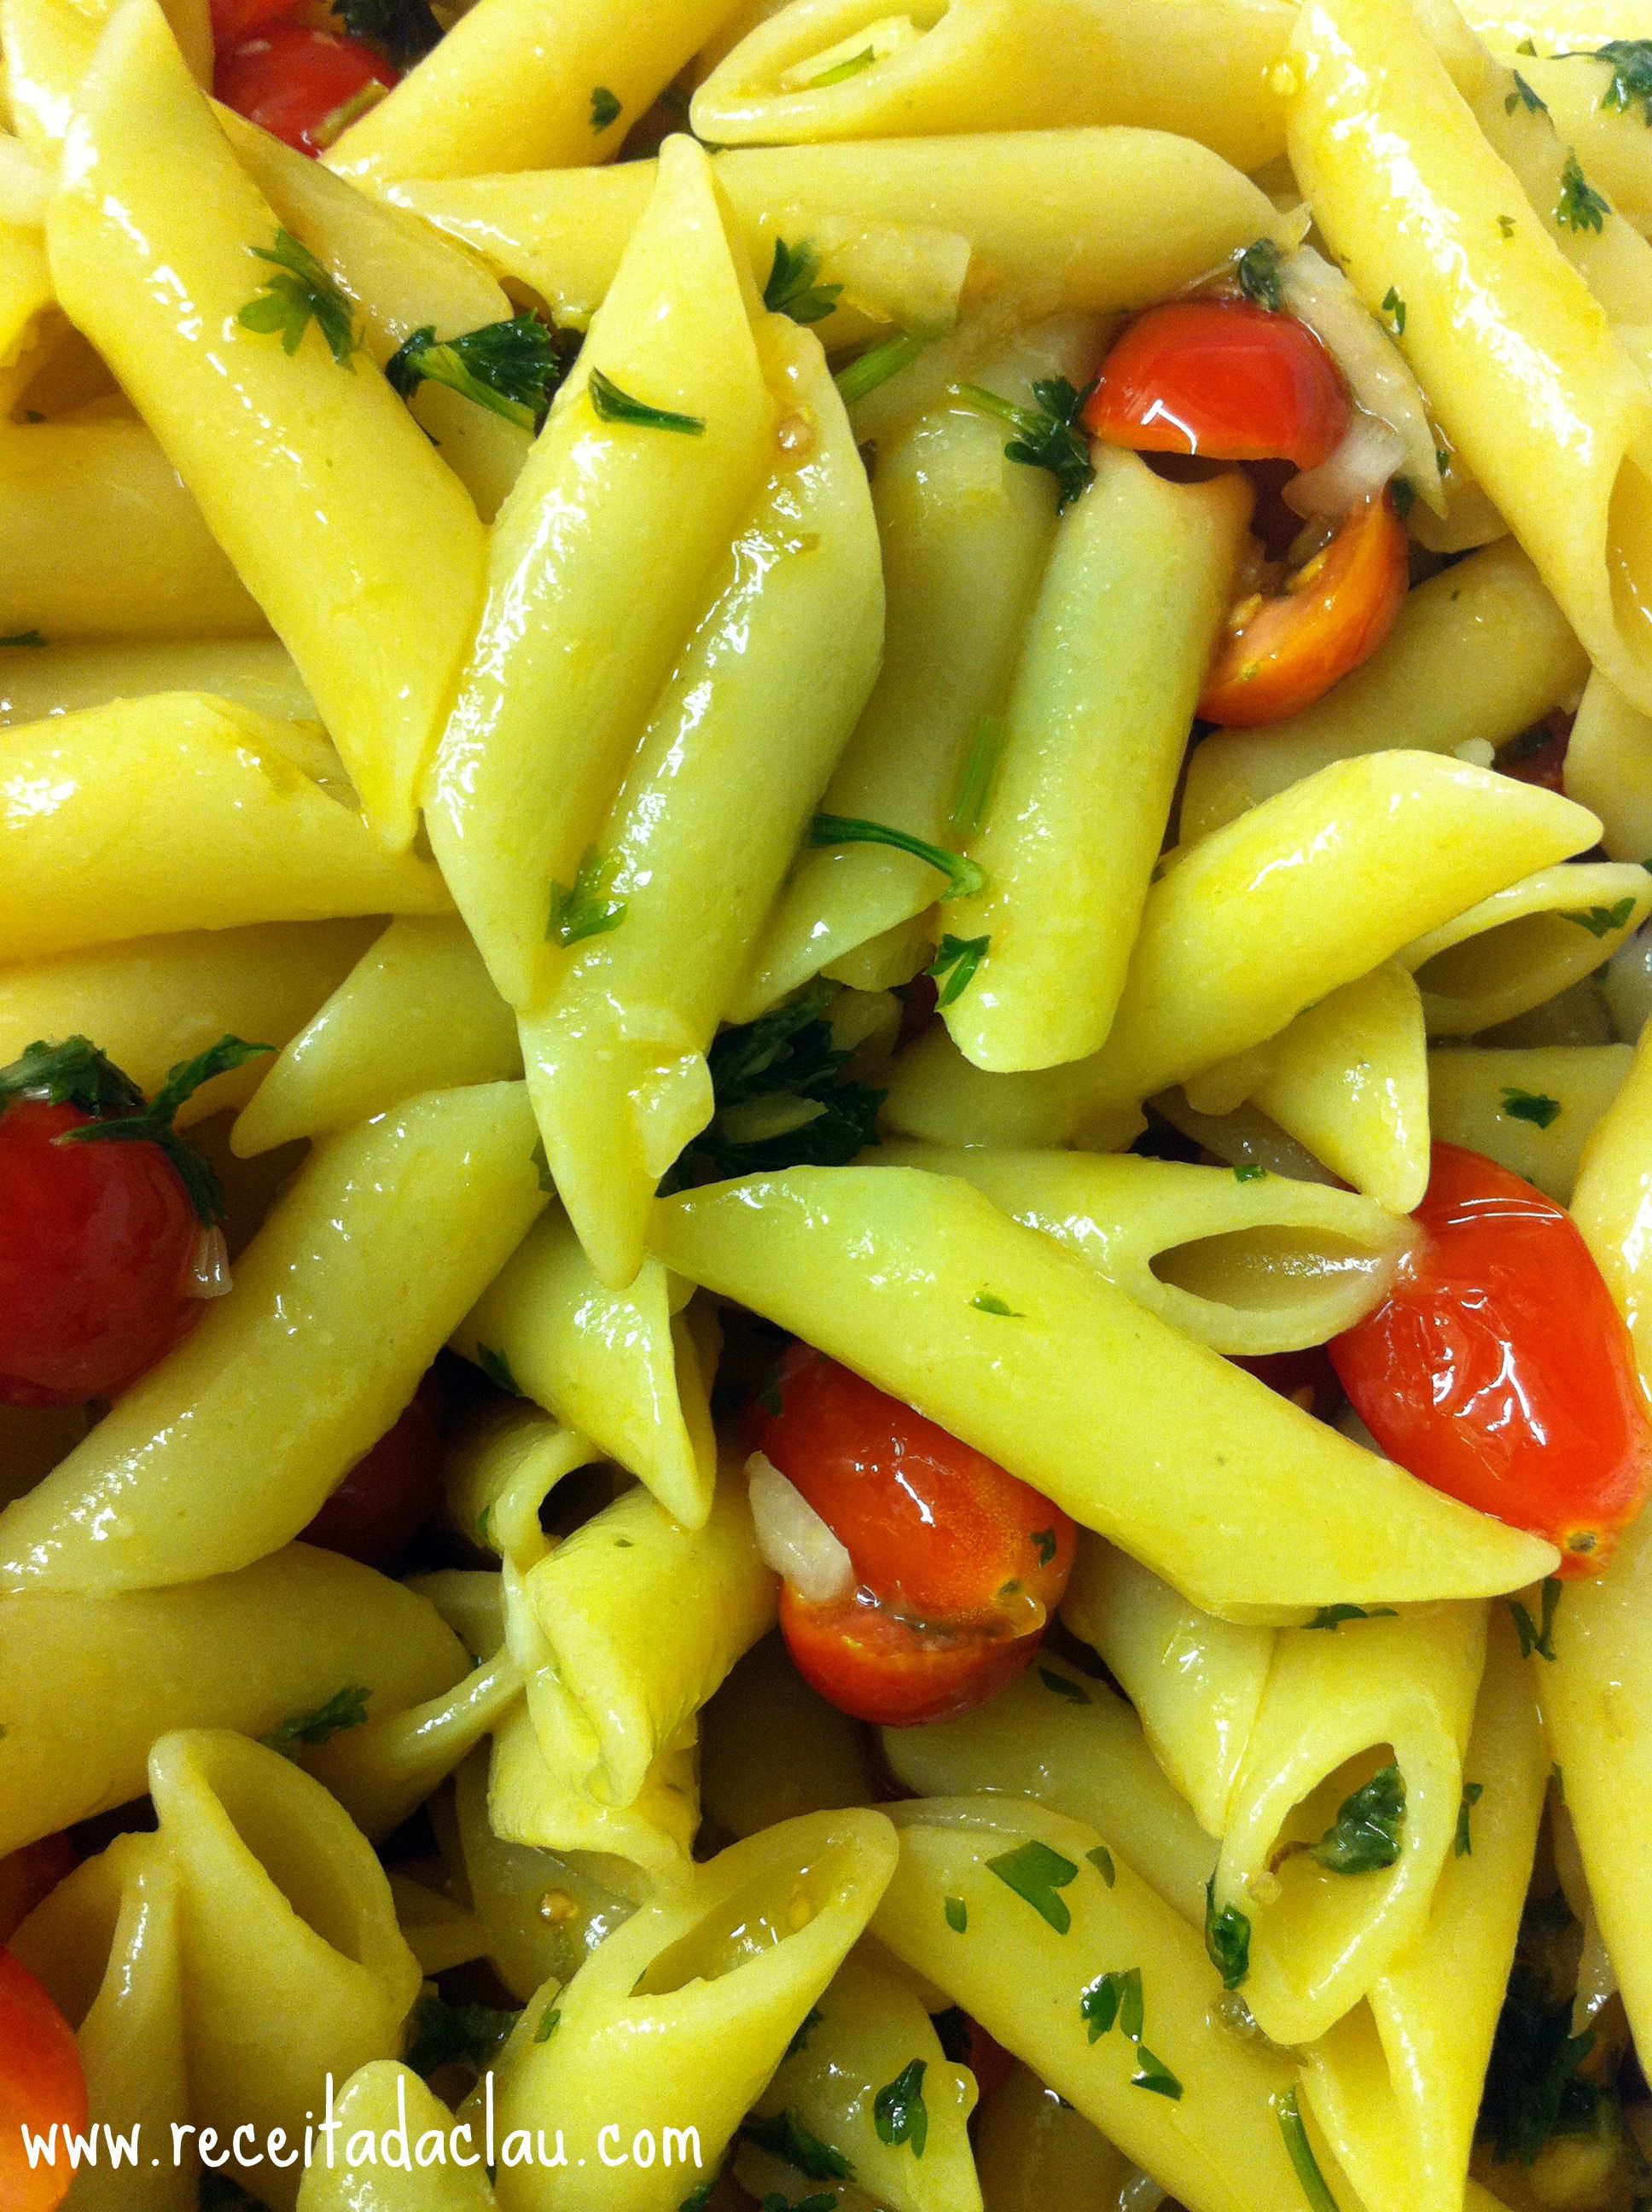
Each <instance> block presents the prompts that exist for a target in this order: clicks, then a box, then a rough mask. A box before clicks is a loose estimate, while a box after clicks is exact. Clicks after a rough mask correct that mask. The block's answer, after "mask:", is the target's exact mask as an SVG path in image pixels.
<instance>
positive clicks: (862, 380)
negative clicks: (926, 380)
mask: <svg viewBox="0 0 1652 2212" xmlns="http://www.w3.org/2000/svg"><path fill="white" fill-rule="evenodd" d="M926 343H927V341H926V339H924V338H919V337H913V336H912V334H911V332H910V331H897V332H896V335H895V336H894V337H892V338H884V340H883V341H882V342H881V343H879V344H878V345H875V346H868V347H867V349H866V350H865V353H861V354H857V355H856V356H855V357H854V359H853V361H852V362H848V363H847V365H846V366H845V367H844V368H840V369H839V370H838V372H837V374H836V376H835V379H834V381H835V384H836V386H837V391H838V397H839V398H841V400H842V402H843V404H844V405H845V406H846V407H853V406H855V405H856V404H858V403H859V401H861V400H862V399H865V398H868V397H869V396H870V395H871V394H872V392H876V391H877V389H878V386H879V385H880V384H887V383H888V382H889V380H890V377H892V376H898V375H899V374H900V373H901V371H902V369H903V368H911V366H912V364H913V362H914V361H916V360H917V358H918V356H919V355H920V353H921V352H922V351H923V349H924V347H925V345H926Z"/></svg>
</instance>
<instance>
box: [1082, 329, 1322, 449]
mask: <svg viewBox="0 0 1652 2212" xmlns="http://www.w3.org/2000/svg"><path fill="white" fill-rule="evenodd" d="M1350 421H1351V410H1350V407H1349V403H1348V393H1347V390H1346V387H1345V386H1344V384H1343V381H1342V377H1341V374H1340V372H1339V369H1338V368H1337V365H1336V363H1335V362H1333V360H1332V358H1331V356H1330V355H1329V354H1328V353H1327V351H1326V349H1325V348H1324V347H1323V346H1322V345H1321V343H1320V341H1319V340H1318V338H1316V337H1315V335H1314V333H1313V331H1310V330H1309V327H1308V325H1307V324H1306V323H1299V322H1298V321H1297V319H1295V317H1294V316H1291V315H1284V314H1272V313H1269V312H1268V310H1267V309H1266V308H1265V307H1253V306H1252V305H1251V303H1250V302H1249V301H1246V300H1178V301H1171V302H1170V304H1169V306H1168V307H1153V308H1150V309H1149V311H1148V312H1147V313H1146V314H1145V315H1138V316H1137V318H1136V319H1135V320H1134V322H1133V323H1131V324H1130V325H1128V327H1127V329H1126V331H1125V332H1124V334H1123V336H1122V337H1121V338H1120V339H1119V341H1118V343H1116V344H1115V345H1114V348H1113V350H1112V351H1111V353H1109V354H1108V356H1107V359H1106V360H1105V362H1102V373H1101V377H1100V380H1099V381H1098V382H1097V384H1096V389H1095V391H1094V392H1092V393H1091V395H1090V399H1089V401H1088V403H1087V404H1086V405H1085V408H1084V428H1086V429H1087V430H1088V431H1089V432H1090V435H1091V436H1092V437H1093V438H1100V439H1102V441H1104V442H1105V443H1106V444H1108V445H1109V446H1128V447H1131V448H1132V449H1133V451H1135V452H1137V453H1199V454H1202V455H1203V456H1204V458H1205V459H1206V460H1213V461H1269V460H1288V461H1294V462H1295V463H1296V465H1297V467H1298V468H1299V469H1314V468H1317V467H1318V466H1319V465H1320V464H1321V461H1327V460H1329V459H1330V458H1331V456H1332V454H1333V453H1335V451H1336V449H1337V447H1339V445H1340V444H1341V443H1342V441H1343V440H1344V438H1345V437H1346V435H1348V426H1349V423H1350Z"/></svg>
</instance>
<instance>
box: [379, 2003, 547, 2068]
mask: <svg viewBox="0 0 1652 2212" xmlns="http://www.w3.org/2000/svg"><path fill="white" fill-rule="evenodd" d="M521 2017H522V2015H521V2014H520V2013H519V2012H506V2011H501V2009H500V2008H498V2007H497V2006H495V2005H481V2004H459V2005H455V2004H449V2003H447V2002H446V2000H445V1999H444V1998H441V1997H439V1996H422V1997H421V1998H420V1999H419V2001H418V2002H417V2004H416V2005H415V2006H414V2008H413V2016H412V2018H411V2019H410V2021H409V2022H408V2045H407V2053H406V2058H405V2063H406V2064H407V2065H409V2066H410V2067H411V2068H412V2069H413V2071H414V2072H415V2073H416V2074H423V2075H431V2074H434V2072H435V2071H436V2069H438V2068H439V2067H441V2066H454V2065H459V2066H469V2067H471V2068H472V2069H474V2070H475V2071H476V2072H477V2073H478V2074H479V2073H481V2072H482V2070H483V2068H484V2067H485V2066H486V2065H487V2063H488V2061H489V2059H490V2058H492V2057H494V2056H495V2054H496V2053H497V2052H498V2051H499V2050H500V2048H501V2045H503V2043H504V2041H505V2039H506V2037H507V2035H509V2033H510V2032H511V2030H512V2029H513V2027H515V2026H516V2023H517V2021H519V2020H520V2018H521ZM534 2040H535V2041H536V2042H538V2043H543V2042H544V2040H545V2038H544V2033H540V2034H539V2035H538V2036H536V2037H535V2039H534Z"/></svg>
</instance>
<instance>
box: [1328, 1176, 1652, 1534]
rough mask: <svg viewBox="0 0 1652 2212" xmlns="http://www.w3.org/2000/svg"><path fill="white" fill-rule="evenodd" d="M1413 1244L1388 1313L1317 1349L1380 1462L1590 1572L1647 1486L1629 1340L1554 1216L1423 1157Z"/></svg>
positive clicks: (1547, 1204)
mask: <svg viewBox="0 0 1652 2212" xmlns="http://www.w3.org/2000/svg"><path fill="white" fill-rule="evenodd" d="M1415 1218H1416V1220H1417V1222H1418V1225H1420V1226H1421V1228H1422V1229H1423V1231H1424V1236H1423V1237H1422V1238H1421V1240H1420V1241H1419V1243H1418V1246H1417V1248H1416V1249H1415V1250H1414V1251H1413V1252H1412V1254H1411V1255H1410V1256H1409V1257H1408V1258H1406V1260H1405V1261H1402V1262H1401V1265H1400V1277H1399V1280H1398V1281H1397V1282H1396V1284H1395V1285H1394V1290H1393V1291H1391V1293H1390V1294H1389V1296H1388V1299H1387V1301H1386V1302H1385V1303H1384V1304H1382V1305H1381V1306H1380V1307H1379V1308H1378V1309H1377V1310H1376V1312H1375V1313H1374V1314H1371V1315H1369V1316H1367V1318H1366V1319H1365V1320H1364V1321H1363V1322H1358V1323H1357V1325H1356V1326H1355V1327H1354V1328H1351V1329H1349V1330H1347V1331H1346V1332H1345V1334H1343V1335H1341V1336H1339V1337H1337V1338H1335V1339H1334V1340H1333V1342H1332V1345H1331V1358H1332V1362H1333V1365H1334V1366H1335V1368H1336V1370H1337V1373H1338V1375H1339V1376H1340V1378H1341V1381H1342V1385H1343V1388H1344V1389H1345V1390H1346V1391H1347V1393H1348V1395H1349V1398H1350V1399H1351V1401H1352V1403H1353V1407H1354V1410H1355V1412H1356V1413H1357V1414H1358V1415H1359V1417H1360V1419H1362V1420H1363V1421H1364V1424H1365V1425H1366V1427H1367V1428H1368V1429H1370V1432H1371V1434H1372V1435H1373V1436H1374V1437H1376V1441H1377V1443H1378V1444H1379V1445H1380V1446H1381V1447H1382V1449H1383V1451H1385V1452H1386V1453H1387V1454H1388V1456H1389V1457H1390V1458H1391V1459H1394V1460H1397V1461H1398V1462H1400V1465H1401V1466H1402V1467H1406V1468H1410V1470H1411V1472H1412V1474H1415V1475H1419V1476H1420V1477H1421V1478H1422V1480H1424V1482H1426V1483H1429V1484H1430V1485H1431V1486H1433V1487H1434V1488H1435V1489H1436V1490H1442V1491H1444V1492H1446V1493H1447V1494H1448V1495H1449V1496H1450V1497H1452V1498H1461V1500H1462V1502H1463V1503H1464V1504H1466V1505H1473V1506H1475V1507H1477V1508H1478V1509H1479V1511H1481V1512H1482V1513H1491V1514H1494V1515H1495V1516H1497V1519H1498V1520H1500V1521H1506V1522H1509V1523H1510V1524H1511V1525H1512V1526H1514V1527H1515V1528H1527V1529H1530V1530H1531V1531H1532V1533H1533V1534H1535V1535H1539V1536H1546V1537H1547V1538H1548V1540H1549V1541H1550V1542H1551V1543H1552V1544H1555V1545H1557V1546H1558V1547H1559V1550H1560V1552H1561V1554H1562V1560H1561V1565H1560V1568H1559V1572H1560V1573H1561V1574H1563V1575H1586V1574H1594V1573H1597V1572H1598V1571H1600V1568H1601V1567H1602V1566H1603V1565H1605V1564H1606V1559H1607V1558H1608V1557H1609V1555H1610V1553H1611V1552H1612V1548H1613V1544H1614V1543H1615V1542H1616V1541H1617V1538H1618V1534H1619V1531H1620V1530H1621V1529H1622V1528H1624V1527H1625V1525H1626V1524H1627V1523H1628V1522H1630V1521H1631V1520H1633V1518H1634V1517H1635V1516H1636V1514H1637V1513H1638V1512H1639V1510H1640V1509H1641V1504H1642V1502H1643V1499H1644V1498H1645V1497H1646V1494H1647V1488H1648V1484H1649V1480H1652V1422H1649V1419H1648V1407H1647V1401H1646V1397H1645V1394H1644V1392H1643V1389H1642V1388H1641V1383H1640V1379H1639V1376H1638V1375H1637V1371H1636V1366H1635V1355H1634V1350H1633V1347H1632V1346H1631V1342H1630V1337H1629V1331H1628V1330H1627V1328H1625V1326H1624V1323H1623V1321H1622V1319H1621V1318H1620V1317H1619V1313H1618V1310H1617V1308H1616V1307H1615V1306H1614V1305H1613V1303H1612V1298H1611V1295H1610V1293H1609V1292H1608V1291H1607V1289H1606V1284H1605V1283H1604V1281H1603V1280H1602V1279H1601V1277H1600V1270H1599V1269H1598V1268H1597V1267H1595V1264H1594V1261H1593V1260H1592V1259H1591V1258H1590V1256H1589V1253H1588V1247H1587V1246H1586V1245H1585V1244H1584V1243H1583V1240H1582V1237H1581V1236H1580V1235H1579V1234H1578V1231H1577V1230H1576V1226H1575V1225H1574V1224H1573V1222H1572V1219H1571V1217H1570V1214H1568V1213H1566V1212H1564V1211H1563V1209H1562V1208H1561V1207H1559V1206H1556V1205H1555V1204H1554V1203H1553V1202H1552V1200H1549V1199H1547V1198H1546V1197H1545V1196H1544V1195H1543V1194H1542V1193H1541V1192H1540V1191H1538V1190H1534V1189H1533V1188H1532V1186H1531V1185H1530V1184H1529V1183H1527V1182H1521V1178H1520V1177H1519V1176H1515V1175H1511V1174H1510V1173H1509V1170H1507V1169H1506V1168H1501V1167H1498V1166H1497V1165H1496V1164H1495V1163H1494V1162H1492V1161H1491V1160H1488V1159H1484V1158H1481V1156H1480V1155H1479V1153H1478V1152H1466V1151H1464V1150H1463V1149H1462V1147H1461V1146H1457V1145H1436V1146H1435V1147H1434V1152H1433V1168H1432V1172H1431V1174H1430V1180H1429V1187H1428V1195H1427V1196H1426V1197H1425V1198H1424V1200H1423V1203H1422V1205H1421V1206H1418V1209H1417V1212H1416V1215H1415Z"/></svg>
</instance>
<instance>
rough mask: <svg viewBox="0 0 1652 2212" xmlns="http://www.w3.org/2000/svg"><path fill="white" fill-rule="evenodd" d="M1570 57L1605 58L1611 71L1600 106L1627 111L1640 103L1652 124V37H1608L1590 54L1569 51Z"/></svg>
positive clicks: (1616, 112)
mask: <svg viewBox="0 0 1652 2212" xmlns="http://www.w3.org/2000/svg"><path fill="white" fill-rule="evenodd" d="M1565 58H1566V59H1567V60H1569V61H1591V62H1604V63H1605V64H1606V66H1607V68H1608V69H1610V70H1611V71H1612V75H1611V76H1610V77H1608V78H1607V80H1606V90H1605V91H1604V92H1603V93H1602V94H1600V106H1602V108H1604V109H1605V111H1606V113H1607V114H1608V115H1627V114H1628V113H1629V112H1630V111H1631V108H1635V107H1638V108H1639V109H1640V111H1641V118H1642V120H1643V122H1644V123H1646V124H1648V125H1652V39H1608V40H1606V44H1605V45H1604V46H1597V47H1596V48H1595V50H1594V52H1593V53H1591V54H1569V55H1567V56H1566V57H1565Z"/></svg>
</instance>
